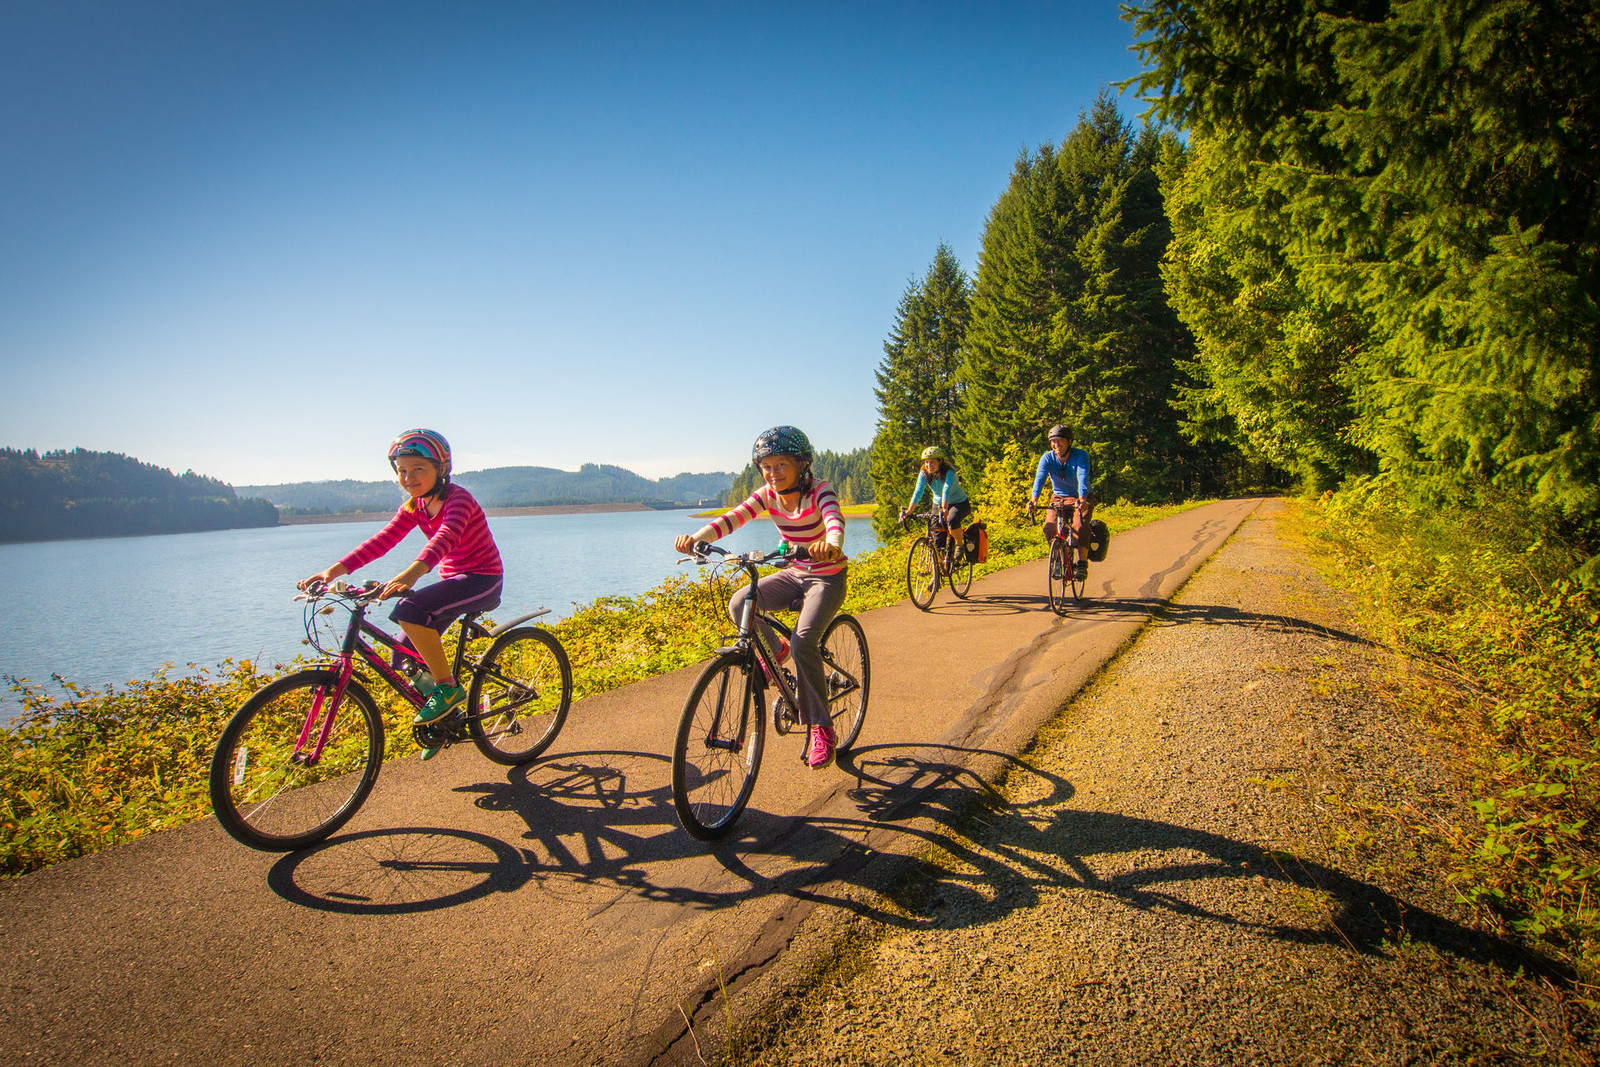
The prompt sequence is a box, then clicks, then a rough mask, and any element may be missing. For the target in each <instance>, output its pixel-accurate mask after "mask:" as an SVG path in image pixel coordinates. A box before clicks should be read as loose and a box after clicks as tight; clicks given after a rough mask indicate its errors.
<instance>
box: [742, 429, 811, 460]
mask: <svg viewBox="0 0 1600 1067" xmlns="http://www.w3.org/2000/svg"><path fill="white" fill-rule="evenodd" d="M768 456H793V457H794V458H795V459H797V460H799V461H800V462H801V463H810V462H811V460H812V459H813V457H814V453H813V452H812V451H811V439H810V438H808V437H807V436H806V435H805V434H803V433H801V432H800V431H799V430H797V429H795V428H794V427H793V426H774V427H773V428H772V429H770V430H766V431H764V432H763V433H762V434H761V436H759V437H757V438H756V443H755V445H754V447H752V448H751V449H750V462H751V463H760V462H761V461H762V460H764V459H766V458H767V457H768Z"/></svg>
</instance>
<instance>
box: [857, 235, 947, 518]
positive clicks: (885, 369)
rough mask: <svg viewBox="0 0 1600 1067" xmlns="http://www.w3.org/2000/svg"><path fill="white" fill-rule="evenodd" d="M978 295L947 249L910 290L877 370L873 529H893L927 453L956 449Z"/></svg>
mask: <svg viewBox="0 0 1600 1067" xmlns="http://www.w3.org/2000/svg"><path fill="white" fill-rule="evenodd" d="M970 301H971V293H970V290H969V287H968V282H967V275H966V272H965V271H963V270H962V269H961V264H960V263H958V262H957V261H956V257H955V253H954V252H952V251H951V250H950V247H949V245H946V244H943V243H941V244H940V245H939V247H938V249H937V250H936V251H935V252H934V256H933V262H932V264H930V265H929V267H928V271H927V273H926V274H925V275H924V276H923V277H922V279H921V280H920V281H913V282H912V283H911V284H909V285H908V286H907V287H906V291H905V293H904V295H902V296H901V298H900V306H899V307H898V308H897V309H896V310H895V321H894V326H893V327H892V328H891V329H890V332H889V338H888V340H887V341H885V342H884V344H883V360H882V362H880V363H879V364H878V385H877V388H876V389H875V390H874V393H875V394H876V395H877V398H878V429H877V433H876V434H875V435H874V436H873V439H872V449H871V472H872V487H873V497H874V499H876V500H877V501H878V503H879V504H880V505H881V506H880V507H879V508H878V511H877V513H876V515H875V516H874V519H873V523H874V526H875V528H876V529H877V530H878V533H879V535H880V536H885V535H887V534H888V533H889V532H890V531H891V530H892V529H893V528H894V520H895V513H896V511H897V505H898V504H899V503H901V502H904V501H905V500H906V499H908V498H909V497H910V495H911V488H912V485H913V483H914V482H915V481H916V476H917V461H918V457H919V456H920V455H921V453H922V450H923V449H924V448H926V447H928V446H929V445H939V446H940V447H942V448H944V449H945V450H946V451H947V452H949V451H951V450H952V447H953V444H954V437H955V424H956V418H957V415H958V412H959V411H960V407H961V387H960V384H959V382H958V381H957V379H956V369H957V367H958V366H959V364H960V360H961V348H962V343H963V341H964V339H965V336H966V331H967V319H968V313H969V304H970Z"/></svg>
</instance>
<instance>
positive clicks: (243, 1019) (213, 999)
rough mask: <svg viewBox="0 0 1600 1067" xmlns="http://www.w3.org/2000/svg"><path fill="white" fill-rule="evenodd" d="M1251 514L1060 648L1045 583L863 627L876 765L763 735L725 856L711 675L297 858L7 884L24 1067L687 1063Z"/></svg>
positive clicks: (385, 785)
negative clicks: (704, 739) (728, 1001)
mask: <svg viewBox="0 0 1600 1067" xmlns="http://www.w3.org/2000/svg"><path fill="white" fill-rule="evenodd" d="M1255 507H1256V501H1253V500H1236V501H1223V502H1219V503H1216V504H1211V505H1208V506H1206V507H1203V508H1198V509H1194V510H1192V511H1189V512H1185V513H1183V514H1181V515H1177V516H1173V517H1171V518H1168V519H1164V520H1162V521H1161V522H1158V523H1153V524H1151V525H1149V526H1145V527H1141V528H1139V529H1137V530H1131V531H1128V532H1126V533H1123V534H1120V535H1117V536H1115V538H1114V540H1113V543H1112V547H1111V557H1110V558H1109V559H1108V560H1107V561H1106V562H1105V563H1104V564H1099V565H1094V566H1092V567H1091V571H1090V593H1091V596H1092V597H1093V599H1092V600H1090V601H1088V602H1086V603H1085V604H1084V605H1082V606H1081V607H1079V608H1077V609H1075V610H1074V611H1073V612H1072V613H1070V614H1069V615H1068V616H1067V617H1065V618H1060V617H1057V616H1055V615H1054V614H1052V613H1051V612H1050V611H1049V609H1048V606H1047V604H1046V600H1045V573H1044V572H1045V564H1044V563H1043V562H1042V561H1039V562H1035V563H1029V564H1023V565H1021V566H1018V567H1013V568H1010V569H1009V570H1006V571H1003V572H1000V573H998V574H994V575H991V576H989V577H987V578H985V579H982V580H981V581H979V582H976V583H974V585H973V589H972V592H971V596H970V599H969V600H967V601H965V602H962V601H957V600H955V599H954V598H953V597H952V596H951V594H950V593H949V592H948V591H947V590H941V591H940V593H939V596H938V599H937V600H936V601H935V604H934V607H933V610H932V611H931V612H927V613H924V612H920V611H918V610H916V608H915V607H913V606H912V605H911V604H910V603H909V602H907V601H902V602H901V603H899V604H896V605H894V606H891V607H888V608H882V609H879V610H876V611H871V612H867V613H866V614H865V615H863V616H862V623H863V626H864V627H865V629H866V633H867V638H868V642H869V645H870V649H871V656H872V695H871V704H870V707H869V710H868V716H867V722H866V726H865V728H864V730H863V731H862V735H861V738H860V740H859V741H858V743H857V747H856V751H855V752H854V753H852V754H851V755H850V756H849V757H848V758H847V759H845V760H844V761H842V763H841V765H840V766H839V767H838V768H836V769H831V770H827V771H822V772H812V771H808V770H806V769H805V768H804V767H802V766H801V764H800V762H799V752H800V735H798V734H795V735H790V736H789V737H783V738H775V737H772V736H771V735H770V733H769V735H768V745H767V753H766V759H765V762H764V765H763V767H762V772H761V778H760V781H759V782H758V784H757V786H756V792H755V795H754V797H753V799H752V801H751V806H750V809H749V810H748V811H747V812H746V813H745V815H744V817H743V819H742V820H741V822H740V823H739V826H738V828H737V829H736V831H735V834H734V836H733V837H732V838H731V839H730V840H729V841H727V842H725V843H724V844H722V845H720V846H718V847H717V848H715V849H708V848H707V847H706V846H704V845H703V844H701V843H699V842H696V841H694V840H693V839H691V838H690V837H689V836H688V835H687V834H684V833H683V832H682V831H681V830H680V829H679V828H678V826H677V821H676V817H675V815H674V814H673V810H672V798H671V786H670V777H671V775H670V750H671V744H672V736H673V731H674V729H675V727H676V723H677V719H678V714H679V712H680V710H681V708H682V704H683V701H684V699H685V697H686V695H687V691H688V689H689V687H690V685H691V684H692V683H693V681H694V678H695V676H696V675H697V674H698V672H699V668H698V667H695V668H690V669H687V670H684V671H678V672H675V673H673V674H670V675H665V676H662V677H660V678H654V679H650V680H648V681H645V682H641V683H638V684H636V685H632V686H628V687H626V688H624V689H621V690H617V691H615V692H612V693H608V694H605V695H603V696H600V697H595V698H591V699H589V700H585V701H583V702H581V703H579V704H578V705H577V706H576V707H574V709H573V712H572V714H571V716H570V717H569V719H568V721H567V725H566V727H565V729H564V730H563V732H562V734H561V736H560V737H559V738H558V739H557V740H556V743H555V745H554V746H553V748H552V752H551V754H550V755H549V756H548V757H547V758H546V759H545V760H543V761H541V762H539V763H536V764H534V765H533V766H530V767H527V768H518V769H512V770H511V771H509V772H507V770H506V769H505V768H502V767H499V766H497V765H494V764H491V763H489V762H488V761H487V760H484V759H483V758H482V757H481V756H479V755H478V754H477V752H476V751H475V750H474V749H473V748H472V747H471V746H470V745H467V746H456V747H454V748H452V749H450V750H448V751H446V752H445V753H444V754H443V755H441V756H440V757H439V758H438V759H436V760H434V761H432V762H430V763H426V764H424V763H421V762H420V761H418V760H415V759H411V760H405V761H402V762H397V763H392V764H389V765H386V766H385V767H384V770H383V773H382V775H381V776H380V777H379V779H378V784H377V787H376V789H375V790H374V791H373V794H372V797H371V799H370V800H369V801H368V802H367V804H366V806H365V807H364V808H363V809H362V811H361V812H360V813H359V814H358V815H357V816H356V818H355V819H354V820H352V821H351V823H350V824H349V825H348V826H346V827H345V829H344V830H343V831H341V832H340V833H339V834H338V835H336V836H335V837H334V838H333V839H332V840H330V841H328V842H325V843H324V844H323V845H321V846H318V847H316V848H313V849H310V850H307V851H305V852H302V853H297V854H294V855H290V856H278V855H269V854H264V853H257V852H253V851H251V850H248V849H245V848H243V847H242V846H239V845H237V844H236V843H234V842H233V841H232V840H231V839H230V838H228V837H227V836H226V835H225V834H224V833H223V832H222V830H221V829H220V828H219V827H218V826H217V824H216V822H215V820H213V819H204V820H201V821H199V822H196V823H191V824H190V825H188V826H184V827H180V828H178V829H175V830H170V831H166V832H163V833H159V834H155V835H152V836H151V837H148V838H145V839H142V840H139V841H135V842H133V843H131V844H128V845H124V846H120V847H118V848H114V849H109V850H107V851H105V852H102V853H99V854H97V855H94V856H89V857H85V858H83V859H80V860H75V861H72V862H70V863H65V864H61V865H59V866H57V867H54V868H51V869H48V870H44V871H40V872H38V873H36V874H33V875H29V876H27V877H25V878H21V879H16V880H13V881H10V882H7V883H3V884H0V924H3V929H4V937H5V952H4V953H3V954H0V979H3V981H4V983H5V989H6V995H5V999H4V1001H3V1007H0V1049H4V1050H6V1057H5V1059H6V1061H7V1062H8V1063H19V1064H46V1063H51V1064H54V1063H62V1064H66V1063H71V1064H155V1063H207V1064H232V1063H238V1064H279V1063H284V1064H287V1063H304V1062H307V1061H310V1060H312V1059H316V1060H317V1061H318V1062H320V1063H335V1064H342V1063H350V1064H356V1063H362V1064H367V1063H372V1062H375V1061H376V1062H383V1063H397V1064H410V1063H417V1064H433V1063H463V1064H490V1063H496V1064H498V1063H505V1064H511V1063H530V1062H532V1063H551V1064H634V1063H647V1062H651V1061H652V1060H660V1061H675V1062H695V1058H694V1051H693V1045H692V1042H693V1039H692V1037H689V1036H688V1035H687V1033H686V1026H685V1023H686V1021H687V1020H688V1019H691V1018H697V1015H696V1012H697V1010H702V1009H704V1007H705V1006H706V1005H707V1004H708V1003H709V1002H710V1001H712V1000H714V999H715V998H717V997H719V996H722V995H724V991H726V992H728V993H731V995H734V996H737V989H738V988H739V987H740V986H741V984H742V983H743V982H744V981H746V980H748V978H749V976H750V975H751V974H752V973H753V972H754V971H755V970H757V969H759V967H760V966H761V965H762V963H763V962H764V961H766V960H768V959H771V958H772V957H773V956H774V955H776V954H777V953H780V952H781V951H782V949H783V947H784V946H785V945H786V944H787V942H788V940H789V937H790V936H791V934H792V931H793V930H794V929H795V928H796V926H797V924H798V923H799V922H801V921H802V920H804V919H805V918H806V916H807V915H808V914H809V913H810V912H811V911H812V910H814V909H815V908H816V907H818V906H834V905H836V906H840V907H846V908H851V909H855V910H864V909H870V908H872V907H873V906H874V905H872V904H871V903H870V901H871V900H872V897H871V895H870V894H866V893H862V892H860V891H859V888H860V886H862V885H864V884H869V882H870V880H871V879H872V878H873V877H874V874H873V872H875V871H877V870H879V869H880V868H881V865H880V864H875V863H873V862H871V860H872V854H873V853H880V852H883V853H895V852H901V853H905V852H912V851H915V850H916V848H917V847H918V844H919V841H920V838H919V837H918V830H919V825H920V824H919V821H918V820H919V819H925V818H926V817H927V816H928V814H929V811H928V806H929V805H930V804H934V805H936V804H941V803H945V802H946V799H945V798H948V797H949V796H950V795H951V792H952V791H951V790H950V789H948V788H941V786H947V785H948V784H949V783H952V782H956V783H967V786H968V787H969V788H981V779H982V778H983V777H986V776H990V775H992V774H993V773H994V772H995V770H996V769H997V768H999V767H1000V766H1001V764H1003V763H1004V761H1005V759H1006V758H1007V757H1008V756H1009V755H1012V754H1014V753H1016V752H1017V751H1019V750H1020V748H1021V747H1022V746H1023V745H1024V744H1026V742H1027V740H1028V739H1029V738H1030V737H1031V736H1032V735H1033V733H1034V731H1035V730H1036V729H1037V727H1038V725H1039V724H1040V723H1041V722H1043V721H1044V720H1045V719H1046V718H1048V717H1049V715H1051V714H1052V713H1053V712H1054V711H1055V710H1056V709H1057V708H1059V707H1060V706H1061V705H1062V704H1063V703H1064V702H1065V701H1066V700H1067V699H1069V698H1070V697H1071V695H1072V694H1073V693H1075V692H1076V691H1077V689H1078V688H1079V687H1081V686H1082V684H1083V683H1084V682H1085V681H1087V680H1088V678H1089V677H1091V676H1092V675H1093V674H1094V673H1095V672H1096V671H1097V670H1098V669H1099V668H1100V666H1101V665H1102V664H1103V663H1104V662H1105V661H1106V660H1108V659H1109V658H1110V657H1111V656H1113V655H1115V654H1116V652H1117V650H1118V649H1120V648H1121V647H1122V646H1123V644H1124V643H1125V642H1126V641H1127V640H1128V639H1129V638H1130V637H1131V636H1132V635H1133V634H1134V633H1136V632H1137V630H1138V629H1139V627H1140V626H1142V625H1143V623H1144V621H1145V620H1146V619H1147V618H1148V617H1149V615H1150V613H1151V612H1152V611H1153V610H1155V609H1156V608H1157V607H1159V605H1160V604H1161V603H1162V602H1164V601H1165V599H1166V598H1167V597H1169V596H1170V595H1171V593H1172V592H1173V591H1174V590H1175V589H1176V588H1177V587H1178V586H1180V585H1181V584H1182V583H1183V581H1184V580H1186V579H1187V577H1188V576H1189V574H1191V573H1192V572H1193V571H1194V569H1195V568H1197V567H1198V566H1199V565H1200V564H1201V563H1202V562H1203V561H1204V560H1205V559H1206V558H1207V557H1209V556H1210V555H1211V553H1212V552H1214V551H1215V550H1216V549H1217V548H1218V547H1220V546H1221V544H1222V543H1223V541H1225V540H1226V539H1227V537H1228V536H1229V535H1231V534H1232V532H1233V531H1234V530H1235V529H1236V528H1237V527H1238V525H1239V523H1240V522H1242V521H1243V520H1244V518H1245V517H1246V516H1247V515H1249V514H1250V513H1251V512H1252V511H1253V510H1254V509H1255Z"/></svg>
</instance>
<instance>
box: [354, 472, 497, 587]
mask: <svg viewBox="0 0 1600 1067" xmlns="http://www.w3.org/2000/svg"><path fill="white" fill-rule="evenodd" d="M417 503H418V502H417V501H415V500H408V501H406V502H405V503H404V504H401V505H400V510H399V511H397V512H395V513H394V518H392V519H390V520H389V524H388V525H387V526H385V527H384V528H383V529H381V530H379V531H378V532H377V533H375V534H373V535H372V536H371V537H369V538H367V539H366V540H365V541H363V542H361V544H359V545H357V546H356V550H355V551H354V552H351V553H350V554H349V555H348V556H346V557H344V559H341V560H340V561H339V563H340V564H341V565H343V567H344V569H345V570H347V571H350V572H352V573H354V572H355V571H356V570H357V569H358V568H360V567H365V566H366V565H367V564H369V563H371V562H372V561H373V560H375V559H377V558H378V557H379V556H382V555H383V554H384V553H386V552H388V551H389V550H390V549H391V548H393V547H394V546H395V545H398V544H399V543H400V542H401V541H402V540H404V539H405V536H406V534H408V533H410V532H411V531H412V530H415V529H420V530H421V531H422V532H423V534H424V536H426V537H427V538H428V543H427V544H425V545H423V546H422V551H421V552H419V553H418V554H417V562H418V563H425V564H427V566H428V569H429V570H432V569H433V568H434V567H438V568H439V577H441V578H449V577H451V576H452V575H456V574H504V573H505V567H504V566H502V565H501V563H500V550H499V549H498V548H496V547H495V543H494V538H493V537H491V536H490V535H489V520H488V518H487V517H485V515H484V514H483V509H482V508H480V507H479V506H478V502H477V501H476V500H474V499H473V497H472V494H471V493H469V492H467V491H466V490H465V489H463V488H461V487H460V486H459V485H452V486H451V487H450V491H449V492H448V493H447V494H446V495H445V498H444V507H442V508H440V509H439V514H438V515H435V516H433V517H432V518H430V517H429V516H428V515H427V513H426V511H423V510H419V508H418V506H417Z"/></svg>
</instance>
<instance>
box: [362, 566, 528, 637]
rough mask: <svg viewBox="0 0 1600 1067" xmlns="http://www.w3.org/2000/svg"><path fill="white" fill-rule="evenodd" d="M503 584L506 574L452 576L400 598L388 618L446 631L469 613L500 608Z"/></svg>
mask: <svg viewBox="0 0 1600 1067" xmlns="http://www.w3.org/2000/svg"><path fill="white" fill-rule="evenodd" d="M504 584H505V575H503V574H452V575H451V576H450V577H448V578H440V579H439V580H438V581H437V582H434V583H433V584H432V585H430V586H426V587H424V588H422V589H413V590H412V591H411V592H409V593H407V594H406V595H405V596H403V597H401V598H400V602H399V603H398V604H396V605H395V606H394V610H393V611H391V612H390V613H389V618H391V619H393V620H394V621H395V622H409V623H411V624H412V625H413V626H426V627H427V628H428V629H430V630H438V631H440V632H443V630H444V628H445V627H447V626H449V625H450V624H451V623H453V622H455V621H456V620H457V619H459V618H461V616H463V615H465V614H467V613H468V612H471V611H488V610H489V609H490V608H493V607H497V606H499V604H500V589H501V587H502V586H503V585H504Z"/></svg>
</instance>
